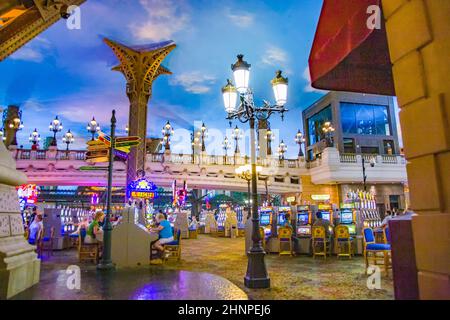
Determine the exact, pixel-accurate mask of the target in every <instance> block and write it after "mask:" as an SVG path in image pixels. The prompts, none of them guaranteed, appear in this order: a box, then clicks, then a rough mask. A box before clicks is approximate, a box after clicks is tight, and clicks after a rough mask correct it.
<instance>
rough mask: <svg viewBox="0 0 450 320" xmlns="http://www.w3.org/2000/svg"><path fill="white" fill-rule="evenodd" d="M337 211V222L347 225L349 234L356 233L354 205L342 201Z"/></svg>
mask: <svg viewBox="0 0 450 320" xmlns="http://www.w3.org/2000/svg"><path fill="white" fill-rule="evenodd" d="M339 211H340V212H339V224H342V225H345V226H347V227H348V231H349V233H350V235H352V236H354V235H356V210H355V209H354V205H353V204H352V203H343V204H341V207H340V210H339Z"/></svg>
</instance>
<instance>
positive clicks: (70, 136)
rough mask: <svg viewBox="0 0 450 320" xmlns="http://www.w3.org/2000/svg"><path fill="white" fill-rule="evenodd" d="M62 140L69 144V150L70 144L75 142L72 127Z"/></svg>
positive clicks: (67, 149)
mask: <svg viewBox="0 0 450 320" xmlns="http://www.w3.org/2000/svg"><path fill="white" fill-rule="evenodd" d="M62 141H63V142H64V143H65V144H66V145H67V148H66V151H69V145H70V144H71V143H74V142H75V138H74V136H73V133H72V132H70V129H69V130H68V131H67V132H66V134H65V135H64V136H63V138H62Z"/></svg>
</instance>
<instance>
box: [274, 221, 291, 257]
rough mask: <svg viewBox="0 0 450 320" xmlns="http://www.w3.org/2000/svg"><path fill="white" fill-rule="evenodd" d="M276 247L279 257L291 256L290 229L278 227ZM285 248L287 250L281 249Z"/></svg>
mask: <svg viewBox="0 0 450 320" xmlns="http://www.w3.org/2000/svg"><path fill="white" fill-rule="evenodd" d="M277 237H278V245H279V255H280V256H282V255H289V256H291V257H292V256H293V255H294V254H293V248H292V229H291V228H286V227H280V228H279V229H278V236H277ZM285 246H287V249H288V250H285V249H283V247H285Z"/></svg>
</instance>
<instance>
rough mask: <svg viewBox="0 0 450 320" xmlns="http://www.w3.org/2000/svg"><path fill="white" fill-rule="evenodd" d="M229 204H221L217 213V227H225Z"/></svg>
mask: <svg viewBox="0 0 450 320" xmlns="http://www.w3.org/2000/svg"><path fill="white" fill-rule="evenodd" d="M227 207H228V205H226V204H221V205H220V206H219V213H218V214H217V219H216V220H217V227H219V228H224V227H225V218H226V211H227Z"/></svg>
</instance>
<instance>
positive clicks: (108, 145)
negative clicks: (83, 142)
mask: <svg viewBox="0 0 450 320" xmlns="http://www.w3.org/2000/svg"><path fill="white" fill-rule="evenodd" d="M98 140H100V141H101V142H103V144H105V145H106V146H107V147H111V139H107V138H105V137H104V136H99V137H98Z"/></svg>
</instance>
